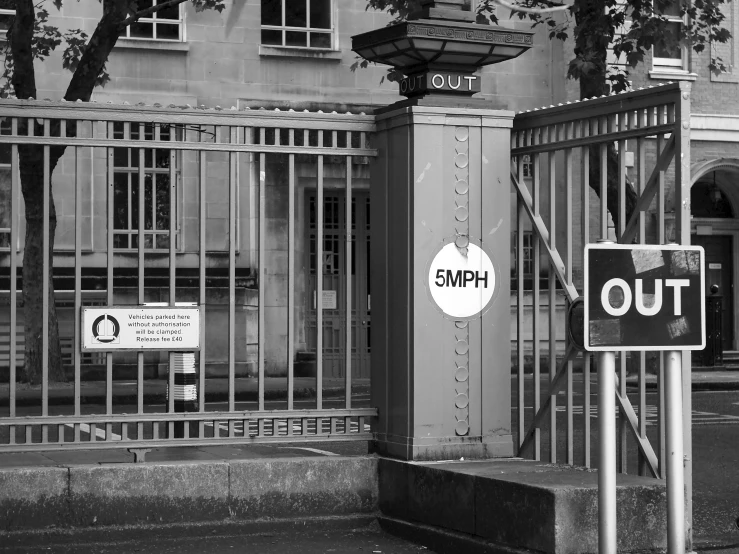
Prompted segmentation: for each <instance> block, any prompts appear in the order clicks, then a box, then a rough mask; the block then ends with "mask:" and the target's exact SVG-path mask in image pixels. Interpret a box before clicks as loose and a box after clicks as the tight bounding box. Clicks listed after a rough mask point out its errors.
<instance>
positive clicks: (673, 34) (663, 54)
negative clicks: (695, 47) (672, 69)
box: [654, 22, 682, 60]
mask: <svg viewBox="0 0 739 554" xmlns="http://www.w3.org/2000/svg"><path fill="white" fill-rule="evenodd" d="M665 31H666V32H665V34H664V36H663V37H661V39H660V40H658V41H657V42H655V44H654V55H655V57H657V58H672V59H677V60H679V59H681V58H682V53H681V52H680V42H679V38H680V23H677V22H675V23H668V24H667V26H666V27H665Z"/></svg>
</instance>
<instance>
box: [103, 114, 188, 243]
mask: <svg viewBox="0 0 739 554" xmlns="http://www.w3.org/2000/svg"><path fill="white" fill-rule="evenodd" d="M122 123H123V130H122V132H121V131H118V130H115V131H114V137H115V138H120V139H124V140H141V142H142V143H144V144H146V142H154V143H156V145H157V147H154V145H152V146H150V147H148V148H146V147H145V148H144V149H143V150H144V168H143V169H144V182H145V186H146V177H147V176H152V179H153V182H152V185H153V190H152V195H151V198H152V206H151V209H152V228H151V229H147V228H144V250H145V251H146V252H167V251H169V245H167V246H159V247H158V246H157V242H158V241H157V237H168V238H170V240H171V237H170V236H169V228H167V229H158V228H157V224H156V220H157V218H156V211H157V210H156V198H157V179H158V178H157V177H156V175H166V176H168V177H169V176H170V168H169V167H157V165H156V151H163V152H166V156H171V154H172V150H171V149H166V148H161V146H160V145H161V144H162V142H166V141H167V139H162V138H161V136H160V138H159V139H157V138H156V135H157V134H159V133H161V128H160V129H159V133H157V132H156V130H155V128H154V127H153V126H152V128H151V131H149V129H145V130H144V137H143V138H142V137H141V136H140V134H139V136H138V137H137V138H134V139H132V138H131V131H132V130H133V128H134V126H138V124H136V123H128V122H122ZM154 125H156V126H159V125H160V124H154ZM172 131H174V132H175V134H176V136H179V134H180V133H181V132H182V130H181V128H180V127H179V126H178V125H173V126H172V128H170V130H169V132H172ZM139 150H140V149H139V148H136V147H131V148H129V147H125V146H123V147H114V153H113V183H114V185H113V195H114V196H113V203H114V204H113V210H114V212H115V210H116V205H115V188H116V186H115V182H116V176H117V175H125V176H126V186H127V208H126V214H127V216H126V217H127V220H128V226H127V228H116V227H115V217H114V222H113V242H114V246H113V249H114V251H116V252H137V251H138V249H139V245H138V242H136V244H134V240H135V239H134V237H138V236H139V227H138V219H136V220H135V221H134V217H133V209H134V208H133V187H134V186H135V185H134V183H133V182H132V176H133V175H138V174H139V167H138V166H136V165H133V163H132V161H133V159H134V156H135V157H136V158H138V156H139ZM115 151H119V153H120V152H125V154H126V160H127V162H128V164H127V165H125V166H124V165H119V164H118V163H117V162H116V158H117V156H116V152H115ZM149 156H151V158H150V159H151V165H149V164H147V157H149ZM181 156H182V152H181V151H179V150H175V151H174V157H173V159H174V163H175V168H174V178H175V184H174V187H171V186H169V191H170V194H172V193H174V195H175V198H174V206H175V213H174V215H173V214H171V213H170V214H169V218H170V222H171V221H172V219H171V218H172V217H174V229H173V231H174V240H175V250H177V251H178V252H179V251H182V249H183V244H182V240H181V235H182V233H181V221H180V217H181V213H182V209H181V207H180V198H181V196H182V191H181V184H182V158H181ZM140 185H141V184H140V183H138V186H139V193H140V190H141V188H140ZM137 194H138V193H137ZM144 195H146V190H144ZM144 204H146V200H144ZM169 204H170V205H171V204H172V202H171V199H170V201H169ZM136 208H137V209H138V206H136ZM144 217H146V216H144ZM149 236H150V237H151V238H152V246H148V245H147V244H146V239H147V237H149ZM118 237H124V240H125V242H126V243H127V246H116V245H115V242H116V239H117V238H118ZM136 240H137V239H136Z"/></svg>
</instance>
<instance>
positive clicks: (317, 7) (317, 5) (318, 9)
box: [310, 0, 331, 29]
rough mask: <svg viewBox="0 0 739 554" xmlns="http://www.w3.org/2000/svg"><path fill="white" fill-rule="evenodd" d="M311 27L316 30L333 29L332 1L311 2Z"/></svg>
mask: <svg viewBox="0 0 739 554" xmlns="http://www.w3.org/2000/svg"><path fill="white" fill-rule="evenodd" d="M310 26H311V27H312V28H314V29H330V28H331V0H310Z"/></svg>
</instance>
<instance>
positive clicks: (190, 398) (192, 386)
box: [167, 352, 198, 439]
mask: <svg viewBox="0 0 739 554" xmlns="http://www.w3.org/2000/svg"><path fill="white" fill-rule="evenodd" d="M172 357H173V358H174V360H173V361H174V391H173V395H174V396H173V398H174V411H175V412H176V413H181V412H197V411H198V404H197V400H198V377H197V373H196V371H195V353H194V352H174V353H173V354H172ZM169 394H170V392H169V384H167V401H169ZM185 423H186V422H184V421H178V422H175V425H174V438H176V439H182V438H185ZM188 431H189V433H188V437H195V436H197V432H198V426H197V422H196V421H191V422H189V429H188Z"/></svg>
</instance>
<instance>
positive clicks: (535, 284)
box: [531, 154, 541, 461]
mask: <svg viewBox="0 0 739 554" xmlns="http://www.w3.org/2000/svg"><path fill="white" fill-rule="evenodd" d="M531 168H532V175H533V177H532V197H533V198H532V199H533V204H534V207H533V211H534V216H536V217H538V216H539V197H540V191H539V185H540V183H539V179H540V177H541V170H540V166H539V154H534V155H533V157H532V166H531ZM540 241H541V239H540V238H539V235H538V234H537V233H535V234H534V236H533V237H532V242H533V245H532V246H533V253H532V257H533V258H534V260H533V261H534V267H533V275H532V278H531V280H532V287H531V288H532V289H533V290H532V311H531V324H532V325H533V337H532V338H533V352H532V354H533V358H534V389H533V392H534V417H536V414H538V413H539V409H540V408H541V358H540V357H539V309H540V299H539V293H540V291H539V289H540V287H539V265H540V260H539V256H540V253H541V242H540ZM534 459H535V460H537V461H539V460H540V459H541V429H540V428H538V427H537V428H536V429H535V430H534Z"/></svg>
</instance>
